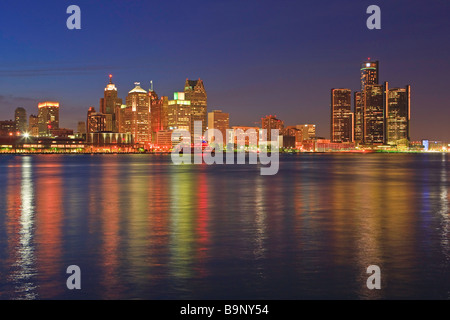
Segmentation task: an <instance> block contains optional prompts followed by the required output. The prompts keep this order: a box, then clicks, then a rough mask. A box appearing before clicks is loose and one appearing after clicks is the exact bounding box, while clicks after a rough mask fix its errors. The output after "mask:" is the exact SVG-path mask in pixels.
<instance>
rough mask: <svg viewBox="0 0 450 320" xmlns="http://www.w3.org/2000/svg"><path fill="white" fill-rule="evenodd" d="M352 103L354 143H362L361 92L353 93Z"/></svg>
mask: <svg viewBox="0 0 450 320" xmlns="http://www.w3.org/2000/svg"><path fill="white" fill-rule="evenodd" d="M353 103H354V105H355V109H354V110H355V111H354V125H355V128H354V134H355V142H356V143H362V142H363V139H364V131H363V105H362V93H361V92H355V94H354V98H353Z"/></svg>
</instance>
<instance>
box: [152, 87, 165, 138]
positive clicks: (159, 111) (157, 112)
mask: <svg viewBox="0 0 450 320" xmlns="http://www.w3.org/2000/svg"><path fill="white" fill-rule="evenodd" d="M148 96H149V99H150V120H151V131H152V142H153V143H156V142H157V141H156V138H157V133H158V132H159V131H161V130H165V129H166V128H167V103H168V99H167V97H164V96H163V97H161V98H159V97H158V95H157V94H156V92H155V91H154V90H153V81H152V82H151V88H150V90H149V91H148Z"/></svg>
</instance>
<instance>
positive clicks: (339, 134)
mask: <svg viewBox="0 0 450 320" xmlns="http://www.w3.org/2000/svg"><path fill="white" fill-rule="evenodd" d="M330 132H331V141H332V142H353V140H354V135H353V113H352V91H351V90H350V89H331V131H330Z"/></svg>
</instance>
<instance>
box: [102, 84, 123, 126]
mask: <svg viewBox="0 0 450 320" xmlns="http://www.w3.org/2000/svg"><path fill="white" fill-rule="evenodd" d="M117 94H118V93H117V88H116V86H115V85H114V83H113V82H112V75H109V83H108V84H107V85H106V88H105V90H104V97H103V98H101V99H100V113H103V114H105V115H107V116H106V117H105V119H106V130H105V131H109V132H117V123H116V113H117V109H119V108H120V107H121V106H122V99H120V98H118V96H117Z"/></svg>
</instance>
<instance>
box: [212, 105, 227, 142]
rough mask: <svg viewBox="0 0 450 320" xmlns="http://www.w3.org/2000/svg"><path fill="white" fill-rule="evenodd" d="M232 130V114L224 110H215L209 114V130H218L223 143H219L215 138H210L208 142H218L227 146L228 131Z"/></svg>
mask: <svg viewBox="0 0 450 320" xmlns="http://www.w3.org/2000/svg"><path fill="white" fill-rule="evenodd" d="M229 128H230V114H229V113H225V112H222V110H213V111H212V112H209V113H208V129H209V130H210V129H217V130H219V131H220V132H221V133H222V141H218V140H217V139H216V137H214V136H208V142H209V143H211V142H216V143H218V144H220V145H226V141H227V140H226V139H227V129H229Z"/></svg>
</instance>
